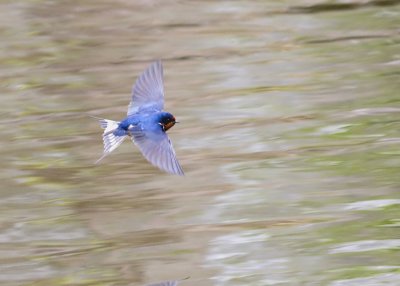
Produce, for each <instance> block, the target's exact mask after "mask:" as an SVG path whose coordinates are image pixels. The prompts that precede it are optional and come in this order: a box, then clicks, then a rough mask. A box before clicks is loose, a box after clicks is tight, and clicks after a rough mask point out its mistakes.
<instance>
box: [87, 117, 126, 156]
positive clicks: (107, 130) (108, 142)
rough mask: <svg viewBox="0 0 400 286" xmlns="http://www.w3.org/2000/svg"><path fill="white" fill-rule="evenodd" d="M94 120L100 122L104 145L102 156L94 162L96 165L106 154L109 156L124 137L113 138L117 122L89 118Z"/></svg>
mask: <svg viewBox="0 0 400 286" xmlns="http://www.w3.org/2000/svg"><path fill="white" fill-rule="evenodd" d="M91 117H93V118H95V119H97V120H98V121H99V122H100V126H101V128H103V129H104V132H103V144H104V151H103V155H102V156H101V157H100V158H99V159H98V160H97V161H96V164H98V163H99V162H100V161H101V160H102V159H103V158H105V157H106V156H107V155H108V154H110V153H111V152H112V151H114V150H115V149H117V147H118V146H119V145H121V143H122V142H123V141H124V139H125V138H126V136H115V135H114V133H113V132H114V130H115V129H117V128H118V124H119V122H117V121H113V120H109V119H104V118H99V117H95V116H91Z"/></svg>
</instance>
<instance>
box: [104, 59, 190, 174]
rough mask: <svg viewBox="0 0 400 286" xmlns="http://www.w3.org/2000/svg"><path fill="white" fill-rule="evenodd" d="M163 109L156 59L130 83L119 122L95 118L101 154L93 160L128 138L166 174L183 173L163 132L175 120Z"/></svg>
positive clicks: (160, 68)
mask: <svg viewBox="0 0 400 286" xmlns="http://www.w3.org/2000/svg"><path fill="white" fill-rule="evenodd" d="M163 108H164V90H163V69H162V64H161V61H157V62H155V63H153V64H152V65H150V67H149V68H148V69H147V70H145V71H144V72H143V73H142V74H141V75H140V77H139V78H138V80H137V81H136V83H135V85H134V86H133V89H132V100H131V103H130V105H129V108H128V116H127V117H126V118H124V119H123V120H122V121H120V122H116V121H112V120H108V119H102V118H98V119H99V121H100V124H101V127H102V128H103V129H104V133H103V142H104V153H103V156H102V157H101V158H100V159H99V160H98V161H97V162H99V161H100V160H101V159H103V158H104V157H105V156H107V155H108V154H110V153H111V152H112V151H114V150H115V149H116V148H117V147H118V146H119V145H120V144H121V143H122V142H123V141H124V139H125V138H127V137H130V138H131V139H132V141H133V142H134V143H135V144H136V145H137V146H138V147H139V149H140V151H141V152H142V154H143V155H144V157H145V158H146V159H147V160H148V161H149V162H150V163H152V164H153V165H155V166H157V167H159V168H160V169H161V170H163V171H165V172H167V173H171V174H175V175H183V170H182V168H181V166H180V165H179V162H178V160H177V159H176V156H175V151H174V149H173V147H172V143H171V141H170V140H169V138H168V136H167V134H166V131H167V130H168V129H170V128H171V127H172V126H174V125H175V123H176V120H175V117H174V116H173V115H172V114H171V113H169V112H165V111H163Z"/></svg>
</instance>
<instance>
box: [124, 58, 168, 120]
mask: <svg viewBox="0 0 400 286" xmlns="http://www.w3.org/2000/svg"><path fill="white" fill-rule="evenodd" d="M163 108H164V84H163V66H162V63H161V60H158V61H156V62H154V63H152V64H151V65H150V66H149V67H148V68H147V69H146V70H145V71H144V72H143V73H142V74H141V75H140V76H139V78H138V79H137V80H136V83H135V84H134V85H133V87H132V99H131V102H130V104H129V107H128V116H129V115H132V114H134V113H136V112H138V111H140V110H153V111H161V110H162V109H163Z"/></svg>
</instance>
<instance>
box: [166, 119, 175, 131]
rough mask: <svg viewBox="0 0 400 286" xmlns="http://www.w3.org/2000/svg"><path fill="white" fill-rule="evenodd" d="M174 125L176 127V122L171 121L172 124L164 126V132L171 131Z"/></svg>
mask: <svg viewBox="0 0 400 286" xmlns="http://www.w3.org/2000/svg"><path fill="white" fill-rule="evenodd" d="M174 125H175V121H170V122H168V123H166V124H164V125H163V127H164V131H167V130H168V129H170V128H171V127H172V126H174Z"/></svg>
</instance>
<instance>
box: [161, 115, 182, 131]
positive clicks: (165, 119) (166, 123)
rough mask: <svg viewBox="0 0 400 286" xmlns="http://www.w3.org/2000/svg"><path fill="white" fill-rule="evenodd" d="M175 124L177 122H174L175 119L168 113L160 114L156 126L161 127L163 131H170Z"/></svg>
mask: <svg viewBox="0 0 400 286" xmlns="http://www.w3.org/2000/svg"><path fill="white" fill-rule="evenodd" d="M175 123H178V121H176V119H175V117H174V116H173V115H172V114H171V113H168V112H166V113H164V114H162V116H161V117H160V121H159V122H158V124H159V125H161V127H162V129H163V130H164V131H167V130H168V129H170V128H171V127H172V126H174V125H175Z"/></svg>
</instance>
